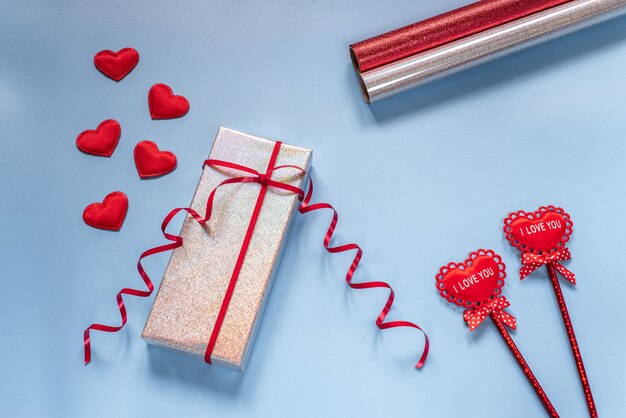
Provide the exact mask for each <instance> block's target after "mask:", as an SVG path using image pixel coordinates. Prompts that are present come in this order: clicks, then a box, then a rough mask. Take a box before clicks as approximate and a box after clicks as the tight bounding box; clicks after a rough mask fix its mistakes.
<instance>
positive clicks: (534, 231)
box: [504, 206, 573, 253]
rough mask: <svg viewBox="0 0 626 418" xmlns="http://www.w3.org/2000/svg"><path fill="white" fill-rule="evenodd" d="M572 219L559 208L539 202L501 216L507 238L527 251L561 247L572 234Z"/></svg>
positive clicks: (547, 250)
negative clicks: (531, 209) (534, 208)
mask: <svg viewBox="0 0 626 418" xmlns="http://www.w3.org/2000/svg"><path fill="white" fill-rule="evenodd" d="M572 226H573V223H572V220H571V219H570V216H569V215H568V214H567V213H566V212H565V211H564V210H563V209H561V208H559V207H556V206H542V207H540V208H539V209H538V210H537V211H535V212H524V211H523V210H520V211H517V212H512V213H510V214H509V216H507V217H506V219H505V220H504V233H505V234H506V239H507V240H509V242H510V243H511V244H512V245H513V246H515V247H517V248H518V249H520V250H521V251H528V252H538V253H544V252H552V251H557V250H559V249H561V248H563V247H565V243H566V242H567V241H568V240H569V237H570V235H571V234H572Z"/></svg>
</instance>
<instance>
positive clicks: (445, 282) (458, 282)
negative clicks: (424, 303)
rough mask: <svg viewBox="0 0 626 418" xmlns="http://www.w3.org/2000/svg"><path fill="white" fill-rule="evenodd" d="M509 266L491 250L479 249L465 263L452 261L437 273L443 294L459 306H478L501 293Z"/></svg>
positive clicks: (438, 286)
mask: <svg viewBox="0 0 626 418" xmlns="http://www.w3.org/2000/svg"><path fill="white" fill-rule="evenodd" d="M505 268H506V266H505V265H504V263H503V262H502V258H501V257H500V256H499V255H497V254H496V253H494V252H493V251H492V250H478V251H476V252H473V253H471V254H470V256H469V258H468V259H467V260H465V261H464V262H463V263H460V264H459V263H449V264H448V265H446V266H444V267H442V268H441V269H440V270H439V274H438V275H437V288H438V289H439V293H440V294H441V296H443V297H444V298H446V299H447V300H448V301H449V302H453V303H455V304H457V305H460V306H466V307H470V306H476V305H478V304H480V303H484V302H487V301H488V300H489V299H490V298H491V297H492V296H496V295H499V294H500V293H501V291H502V286H504V278H505V277H506V271H505Z"/></svg>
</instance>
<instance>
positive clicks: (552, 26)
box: [359, 0, 626, 103]
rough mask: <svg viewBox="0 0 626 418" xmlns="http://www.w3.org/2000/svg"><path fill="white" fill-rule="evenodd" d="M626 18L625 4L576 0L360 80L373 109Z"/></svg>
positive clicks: (615, 0) (624, 0)
mask: <svg viewBox="0 0 626 418" xmlns="http://www.w3.org/2000/svg"><path fill="white" fill-rule="evenodd" d="M624 13H626V0H573V1H571V2H569V3H565V4H563V5H561V6H557V7H553V8H551V9H548V10H545V11H543V12H540V13H536V14H534V15H531V16H528V17H525V18H523V19H519V20H516V21H513V22H510V23H507V24H505V25H501V26H498V27H496V28H493V29H490V30H487V31H484V32H481V33H478V34H476V35H472V36H469V37H467V38H463V39H460V40H457V41H455V42H451V43H449V44H446V45H443V46H440V47H438V48H435V49H432V50H429V51H426V52H423V53H420V54H416V55H413V56H411V57H408V58H405V59H403V60H400V61H397V62H394V63H392V64H388V65H385V66H382V67H379V68H376V69H374V70H371V71H367V72H365V73H362V74H360V75H359V81H360V85H361V90H362V92H363V97H364V99H365V101H367V102H368V103H373V102H375V101H377V100H380V99H384V98H386V97H389V96H393V95H395V94H398V93H401V92H403V91H406V90H409V89H412V88H414V87H417V86H420V85H422V84H425V83H428V82H430V81H433V80H437V79H439V78H442V77H445V76H448V75H450V74H454V73H457V72H459V71H463V70H465V69H468V68H471V67H474V66H476V65H479V64H482V63H484V62H487V61H491V60H493V59H496V58H498V57H501V56H504V55H507V54H511V53H513V52H516V51H519V50H521V49H524V48H527V47H529V46H533V45H536V44H538V43H541V42H544V41H547V40H550V39H553V38H556V37H559V36H561V35H565V34H568V33H571V32H573V31H576V30H578V29H582V28H585V27H588V26H591V25H593V24H596V23H599V22H603V21H605V20H608V19H611V18H613V17H616V16H619V15H621V14H624Z"/></svg>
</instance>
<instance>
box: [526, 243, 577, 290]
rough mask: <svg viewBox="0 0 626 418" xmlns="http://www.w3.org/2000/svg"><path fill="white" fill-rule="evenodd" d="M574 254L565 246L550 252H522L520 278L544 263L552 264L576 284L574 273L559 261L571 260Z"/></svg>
mask: <svg viewBox="0 0 626 418" xmlns="http://www.w3.org/2000/svg"><path fill="white" fill-rule="evenodd" d="M570 258H572V255H571V253H570V251H569V249H568V248H563V249H561V250H557V251H555V252H553V253H549V254H536V253H531V252H523V253H522V268H520V271H519V278H520V280H522V279H524V278H525V277H526V276H528V275H529V274H530V273H532V272H533V271H535V270H537V269H538V268H539V267H541V266H543V265H552V266H554V268H555V269H556V270H557V271H558V272H559V273H561V274H562V275H563V277H565V278H566V279H567V280H569V281H570V282H571V283H572V284H576V276H575V275H574V273H572V272H571V271H569V270H568V269H566V268H565V266H564V265H563V264H561V263H559V261H563V260H569V259H570Z"/></svg>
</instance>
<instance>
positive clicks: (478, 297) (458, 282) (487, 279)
mask: <svg viewBox="0 0 626 418" xmlns="http://www.w3.org/2000/svg"><path fill="white" fill-rule="evenodd" d="M505 277H506V266H505V265H504V263H503V262H502V258H501V257H500V256H499V255H498V254H496V253H495V252H494V251H493V250H477V251H474V252H472V253H470V255H469V257H468V258H467V259H466V260H465V261H463V262H462V263H455V262H452V263H448V264H447V265H445V266H443V267H441V268H440V269H439V273H437V276H436V279H437V282H436V283H437V289H438V290H439V294H440V295H441V296H442V297H443V298H445V299H446V300H447V301H448V302H451V303H454V304H456V305H459V306H465V307H468V308H469V309H466V310H465V312H464V313H463V319H464V320H465V322H467V324H468V325H469V328H470V331H473V330H475V329H476V328H478V327H479V326H480V325H481V324H482V323H483V321H485V319H487V318H491V319H492V320H493V323H494V324H495V326H496V328H497V329H498V331H499V332H500V335H502V338H503V339H504V342H505V343H506V345H507V346H508V347H509V350H511V352H512V353H513V357H514V358H515V360H517V362H518V364H519V366H520V368H521V369H522V371H523V372H524V374H525V375H526V378H527V379H528V381H529V382H530V384H531V385H532V387H533V389H534V390H535V393H536V394H537V397H538V398H539V400H540V401H541V403H542V405H543V407H544V408H545V410H546V412H547V413H548V414H549V415H550V416H551V417H553V418H558V417H559V414H558V413H557V412H556V409H554V406H553V405H552V402H550V399H549V398H548V395H546V393H545V392H544V390H543V388H542V387H541V385H540V384H539V381H538V380H537V378H536V377H535V375H534V374H533V372H532V370H531V369H530V366H529V365H528V363H527V362H526V360H525V359H524V356H522V353H521V352H520V351H519V349H518V348H517V346H516V345H515V342H513V338H511V335H510V334H509V331H508V330H507V327H509V328H512V329H516V326H517V321H516V319H515V317H514V316H513V315H511V314H510V313H508V312H506V311H505V309H506V308H508V307H509V305H510V304H509V301H508V300H507V299H506V298H505V297H504V296H500V297H499V296H498V295H499V294H500V293H501V292H502V286H504V279H505Z"/></svg>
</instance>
